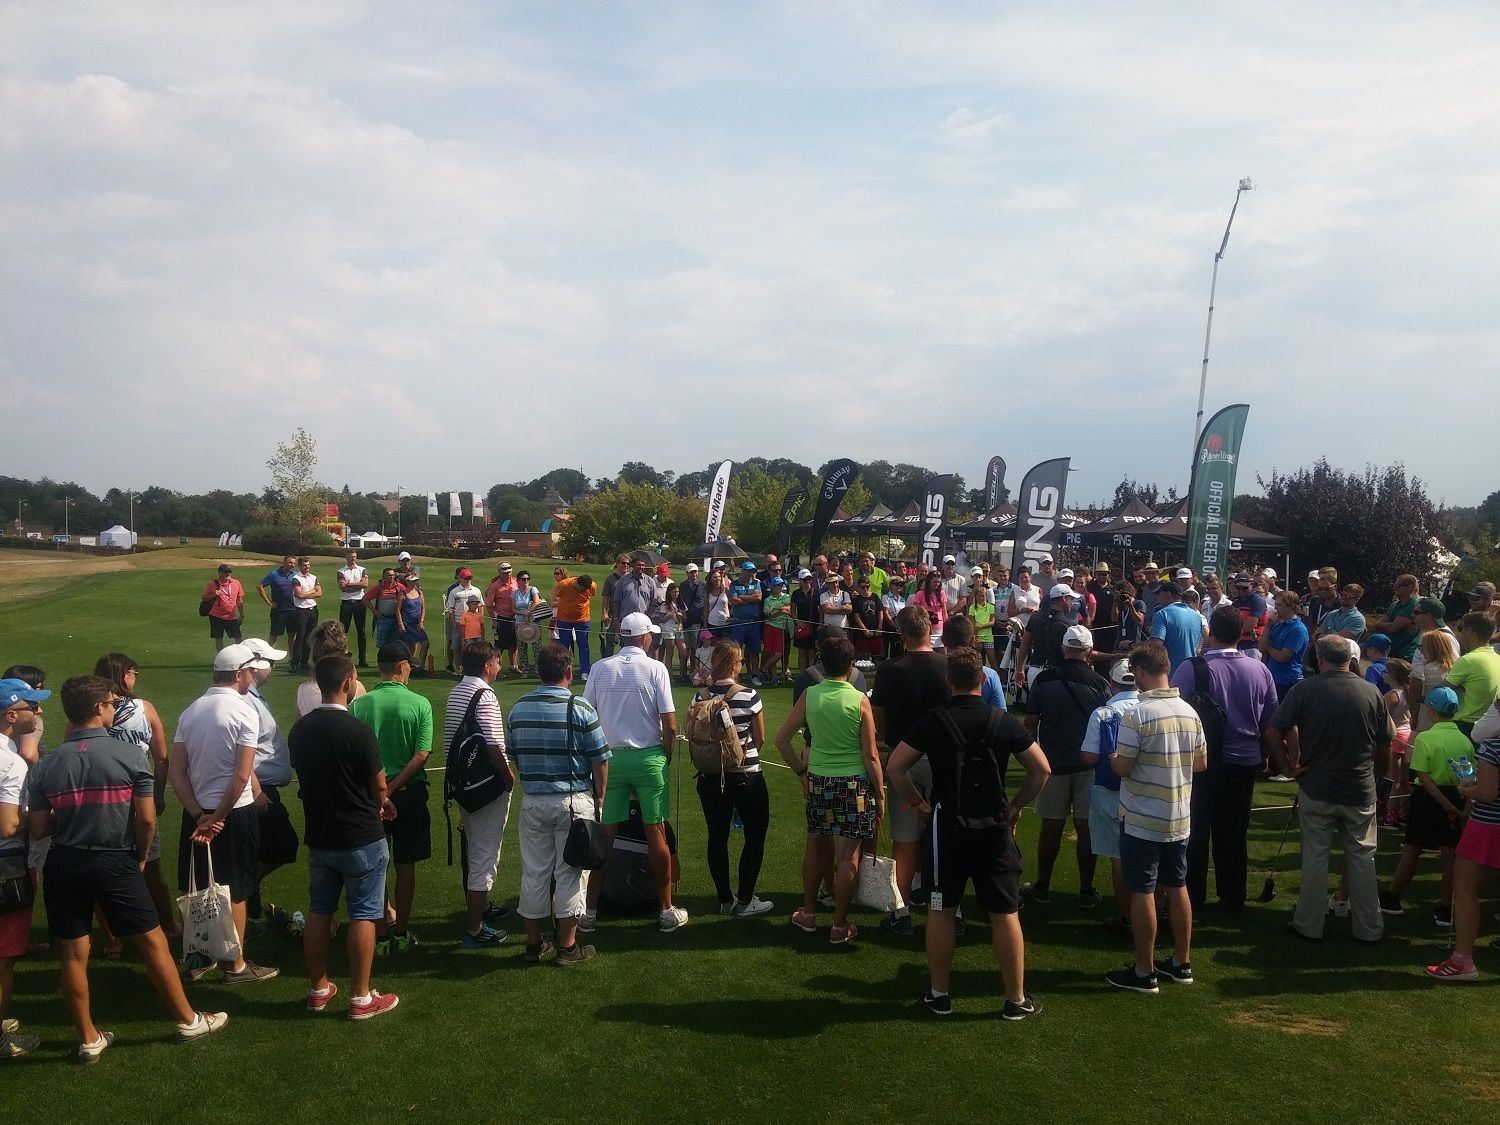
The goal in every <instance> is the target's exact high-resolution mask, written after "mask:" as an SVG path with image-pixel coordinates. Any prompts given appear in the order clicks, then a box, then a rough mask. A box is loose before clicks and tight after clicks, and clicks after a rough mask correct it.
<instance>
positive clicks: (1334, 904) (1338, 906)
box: [1328, 895, 1349, 918]
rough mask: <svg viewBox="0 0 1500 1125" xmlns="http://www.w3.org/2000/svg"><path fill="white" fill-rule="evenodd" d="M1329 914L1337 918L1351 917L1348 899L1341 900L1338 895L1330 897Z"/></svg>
mask: <svg viewBox="0 0 1500 1125" xmlns="http://www.w3.org/2000/svg"><path fill="white" fill-rule="evenodd" d="M1328 913H1330V914H1332V915H1333V916H1334V917H1335V918H1347V917H1349V900H1348V899H1347V898H1339V896H1338V895H1329V896H1328Z"/></svg>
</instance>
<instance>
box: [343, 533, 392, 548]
mask: <svg viewBox="0 0 1500 1125" xmlns="http://www.w3.org/2000/svg"><path fill="white" fill-rule="evenodd" d="M348 542H349V546H351V547H357V548H363V547H384V546H386V545H387V544H389V543H390V542H391V539H390V536H388V535H382V534H380V532H378V531H367V532H365V533H364V534H363V535H351V536H350V537H349V540H348Z"/></svg>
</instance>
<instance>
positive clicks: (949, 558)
mask: <svg viewBox="0 0 1500 1125" xmlns="http://www.w3.org/2000/svg"><path fill="white" fill-rule="evenodd" d="M957 561H958V560H957V559H956V558H954V557H953V556H952V555H944V556H943V562H944V563H956V562H957Z"/></svg>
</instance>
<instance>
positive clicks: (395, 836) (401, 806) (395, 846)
mask: <svg viewBox="0 0 1500 1125" xmlns="http://www.w3.org/2000/svg"><path fill="white" fill-rule="evenodd" d="M391 803H392V804H393V805H395V806H396V819H395V820H388V821H386V822H385V835H386V839H388V840H389V841H390V844H391V862H392V863H421V862H422V861H423V860H424V859H431V858H432V814H431V813H430V812H429V811H428V809H427V786H425V785H403V786H402V787H401V788H400V789H398V790H396V792H395V794H394V795H393V796H392V797H391Z"/></svg>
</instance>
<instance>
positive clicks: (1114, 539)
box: [1063, 498, 1292, 578]
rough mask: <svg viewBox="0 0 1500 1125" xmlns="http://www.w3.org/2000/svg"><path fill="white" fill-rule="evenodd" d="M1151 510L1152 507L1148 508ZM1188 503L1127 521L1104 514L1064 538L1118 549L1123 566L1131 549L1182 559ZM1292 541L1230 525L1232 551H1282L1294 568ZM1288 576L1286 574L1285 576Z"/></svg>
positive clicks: (1080, 544) (1082, 544)
mask: <svg viewBox="0 0 1500 1125" xmlns="http://www.w3.org/2000/svg"><path fill="white" fill-rule="evenodd" d="M1148 510H1149V509H1148ZM1187 511H1188V502H1187V500H1186V499H1185V498H1184V499H1182V500H1179V501H1178V502H1177V503H1176V504H1174V505H1173V506H1172V507H1170V508H1168V509H1167V510H1166V511H1164V512H1161V513H1159V514H1156V515H1152V516H1150V517H1149V518H1146V519H1139V520H1136V521H1135V522H1129V523H1127V522H1126V521H1125V520H1124V519H1123V518H1121V519H1117V520H1112V519H1111V518H1110V517H1109V516H1105V517H1103V518H1101V519H1099V520H1096V521H1095V522H1094V523H1093V524H1091V525H1089V526H1088V527H1080V528H1076V529H1074V530H1073V531H1071V532H1065V533H1064V536H1063V541H1064V542H1065V543H1067V544H1068V545H1069V546H1076V547H1092V548H1094V549H1095V552H1096V561H1097V554H1098V553H1102V552H1106V551H1108V552H1113V551H1119V552H1120V553H1121V566H1122V567H1124V566H1125V555H1126V553H1127V552H1130V551H1153V552H1154V551H1161V552H1162V553H1163V556H1165V555H1166V554H1167V553H1168V552H1171V551H1176V552H1177V553H1178V557H1179V559H1181V557H1182V556H1184V555H1186V554H1187ZM1290 547H1291V543H1290V541H1289V540H1288V539H1287V538H1286V537H1285V536H1284V535H1276V534H1274V533H1272V532H1269V531H1261V530H1259V529H1258V528H1254V527H1247V526H1245V525H1244V524H1242V523H1237V522H1234V521H1231V522H1230V525H1229V553H1230V554H1231V555H1237V554H1243V553H1245V552H1261V553H1265V554H1272V553H1274V554H1281V555H1284V556H1285V558H1286V563H1285V565H1286V567H1287V569H1288V570H1290V569H1291V565H1292V563H1291V556H1290V554H1289V549H1290ZM1282 577H1283V578H1285V577H1286V575H1285V574H1283V575H1282Z"/></svg>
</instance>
